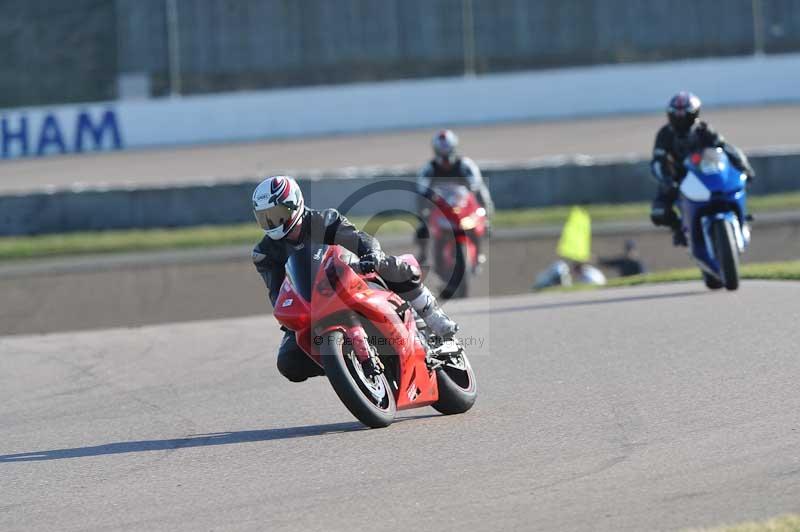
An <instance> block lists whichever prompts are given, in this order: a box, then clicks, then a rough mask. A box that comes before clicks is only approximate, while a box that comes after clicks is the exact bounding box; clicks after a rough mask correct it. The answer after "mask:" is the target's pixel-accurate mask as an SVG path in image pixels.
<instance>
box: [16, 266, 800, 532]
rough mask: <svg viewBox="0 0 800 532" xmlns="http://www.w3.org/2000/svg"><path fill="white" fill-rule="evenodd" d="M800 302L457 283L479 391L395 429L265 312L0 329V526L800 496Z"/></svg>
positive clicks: (797, 288)
mask: <svg viewBox="0 0 800 532" xmlns="http://www.w3.org/2000/svg"><path fill="white" fill-rule="evenodd" d="M798 300H800V283H788V282H745V283H743V285H742V287H741V289H740V290H739V291H738V292H736V293H726V292H716V293H712V292H709V291H707V290H706V289H705V288H704V287H702V286H701V285H700V283H684V284H676V285H667V286H649V287H639V288H630V289H617V290H607V291H600V292H592V293H570V294H548V295H542V296H530V295H526V296H515V297H496V298H491V299H483V298H477V299H473V300H467V301H463V302H459V303H457V304H456V303H452V304H450V306H449V309H450V312H451V313H452V314H453V315H454V316H455V317H456V318H457V319H458V320H459V321H460V322H461V324H462V327H463V329H462V330H463V331H464V338H465V339H467V340H470V341H471V342H473V343H474V345H472V347H470V353H471V360H472V362H473V365H474V367H475V370H476V372H477V376H478V379H479V387H480V396H479V399H478V402H477V403H476V406H475V408H474V409H473V410H472V411H470V412H469V413H467V414H465V415H460V416H453V417H444V416H441V415H438V414H437V413H435V412H434V411H433V410H432V409H429V408H423V409H419V410H410V411H406V412H404V413H403V414H402V418H401V420H399V421H398V422H396V423H395V424H394V425H393V426H392V427H390V428H388V429H381V430H365V429H362V427H361V426H360V425H359V424H358V423H357V422H355V421H354V419H353V418H352V417H351V416H350V414H349V413H348V412H347V411H346V410H345V408H344V407H343V406H342V405H341V403H339V401H338V400H337V399H336V396H335V395H334V393H333V390H332V389H331V388H330V386H329V384H328V383H327V381H326V380H325V379H324V378H318V379H313V380H311V381H308V382H306V383H303V384H291V383H289V382H288V381H285V380H283V379H282V378H281V377H280V376H279V375H278V373H277V371H276V369H275V368H274V362H273V360H274V359H273V352H274V351H275V349H276V347H277V343H278V340H279V337H280V333H279V332H278V331H276V329H275V327H274V326H273V325H272V323H271V317H269V316H256V317H251V318H246V319H234V320H222V321H209V322H195V323H187V324H180V325H176V324H165V325H159V326H153V327H144V328H133V329H114V330H104V331H93V332H82V333H63V334H53V335H42V336H19V337H6V338H0V353H2V356H0V529H1V530H4V531H16V530H61V531H77V530H146V531H153V530H191V531H195V530H271V531H274V530H325V531H330V530H364V529H370V530H391V531H397V530H409V529H413V530H434V529H435V530H487V531H495V530H591V531H597V530H613V531H620V530H637V531H638V530H676V529H681V528H684V527H689V526H701V525H702V526H707V525H715V524H719V523H726V522H738V521H741V520H748V519H762V518H766V517H768V516H773V515H776V514H780V513H784V512H797V511H800V454H799V453H798V449H800V428H799V427H800V387H798V386H797V382H798V380H800V358H798V357H797V345H798V344H800V329H798V327H797V323H798V321H800V310H799V309H798V305H797V301H798ZM667 324H668V325H667ZM480 342H484V343H483V344H481V343H480Z"/></svg>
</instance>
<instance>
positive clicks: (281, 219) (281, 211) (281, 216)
mask: <svg viewBox="0 0 800 532" xmlns="http://www.w3.org/2000/svg"><path fill="white" fill-rule="evenodd" d="M255 215H256V221H257V222H258V225H260V226H261V229H264V230H267V229H275V228H277V227H281V226H282V225H283V224H285V223H286V222H288V221H289V219H290V218H291V216H292V211H291V209H289V207H287V206H285V205H275V206H274V207H270V208H269V209H266V210H263V211H255Z"/></svg>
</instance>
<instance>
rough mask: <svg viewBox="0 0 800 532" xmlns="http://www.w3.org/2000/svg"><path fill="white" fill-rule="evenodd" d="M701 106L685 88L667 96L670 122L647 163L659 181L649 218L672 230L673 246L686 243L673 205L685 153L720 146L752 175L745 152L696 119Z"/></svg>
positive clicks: (681, 176)
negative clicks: (670, 96)
mask: <svg viewBox="0 0 800 532" xmlns="http://www.w3.org/2000/svg"><path fill="white" fill-rule="evenodd" d="M701 105H702V104H701V102H700V98H698V97H697V96H695V95H694V94H692V93H690V92H686V91H681V92H679V93H678V94H676V95H675V96H673V97H672V99H670V101H669V105H668V106H667V118H668V119H669V123H668V124H666V125H665V126H663V127H662V128H661V129H660V130H659V131H658V134H657V135H656V142H655V146H654V147H653V159H652V161H651V162H650V169H651V171H652V173H653V176H654V177H655V178H656V181H658V195H657V196H656V198H655V199H654V200H653V204H652V206H651V209H650V219H651V220H652V221H653V224H655V225H662V226H667V227H670V228H671V229H672V231H673V243H674V244H675V245H676V246H678V245H681V246H685V245H686V236H685V235H684V234H683V231H682V230H681V220H680V218H679V217H678V215H677V213H676V212H675V209H674V205H675V201H676V200H677V199H678V186H679V184H680V182H681V180H683V178H684V176H685V175H686V168H685V167H684V165H683V161H684V159H686V157H687V156H688V155H690V154H691V153H693V152H696V151H699V150H702V149H703V148H722V149H723V150H724V151H725V153H726V154H727V155H728V158H729V159H730V161H731V164H733V166H734V167H736V168H737V169H739V170H740V171H742V172H744V173H745V174H746V175H747V177H748V179H753V178H754V177H755V172H754V171H753V168H752V167H751V166H750V162H749V161H748V160H747V157H746V156H745V154H744V153H742V151H741V150H740V149H739V148H737V147H736V146H734V145H733V144H730V143H728V142H726V141H725V139H724V138H723V137H722V135H720V134H719V133H717V132H716V131H715V130H714V129H713V128H712V127H711V126H710V125H708V124H707V123H706V122H702V121H700V120H698V117H699V115H700V107H701Z"/></svg>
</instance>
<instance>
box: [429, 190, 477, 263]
mask: <svg viewBox="0 0 800 532" xmlns="http://www.w3.org/2000/svg"><path fill="white" fill-rule="evenodd" d="M434 190H435V189H434ZM442 192H443V194H442V195H439V194H434V198H433V201H434V205H435V208H433V209H431V213H430V217H429V218H428V227H429V228H430V233H431V239H432V240H433V246H434V249H441V250H442V251H441V253H438V254H436V256H435V260H441V261H443V263H442V264H440V265H438V266H440V267H441V269H443V270H445V271H452V269H453V266H454V261H455V250H454V245H455V244H456V243H459V244H461V243H463V244H465V245H466V249H467V264H468V265H469V266H470V267H474V266H476V265H477V263H478V248H477V246H476V242H477V241H479V240H480V239H482V238H484V237H485V236H486V210H485V209H484V208H483V207H481V206H480V204H479V203H478V198H477V197H476V196H475V194H474V193H473V192H472V191H470V190H469V189H468V188H467V187H464V186H463V185H447V186H445V187H443V190H442ZM437 269H439V268H437Z"/></svg>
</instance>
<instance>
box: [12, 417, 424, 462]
mask: <svg viewBox="0 0 800 532" xmlns="http://www.w3.org/2000/svg"><path fill="white" fill-rule="evenodd" d="M427 417H439V416H438V414H427V415H421V416H413V417H404V418H398V419H396V420H395V423H399V422H402V421H409V420H412V419H422V418H427ZM362 430H370V429H369V428H368V427H365V426H364V425H362V424H361V423H358V422H356V421H352V422H348V423H330V424H327V425H309V426H305V427H287V428H281V429H265V430H243V431H239V432H217V433H213V434H195V435H192V436H187V437H186V438H175V439H170V440H144V441H126V442H118V443H106V444H103V445H95V446H93V447H74V448H72V449H54V450H51V451H34V452H29V453H19V454H7V455H0V465H2V464H10V463H19V462H41V461H45V460H63V459H65V458H85V457H88V456H103V455H108V454H123V453H140V452H146V451H172V450H177V449H185V448H189V447H205V446H209V445H229V444H234V443H247V442H260V441H261V442H263V441H273V440H286V439H291V438H307V437H310V436H325V435H328V434H337V433H343V432H358V431H362Z"/></svg>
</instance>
